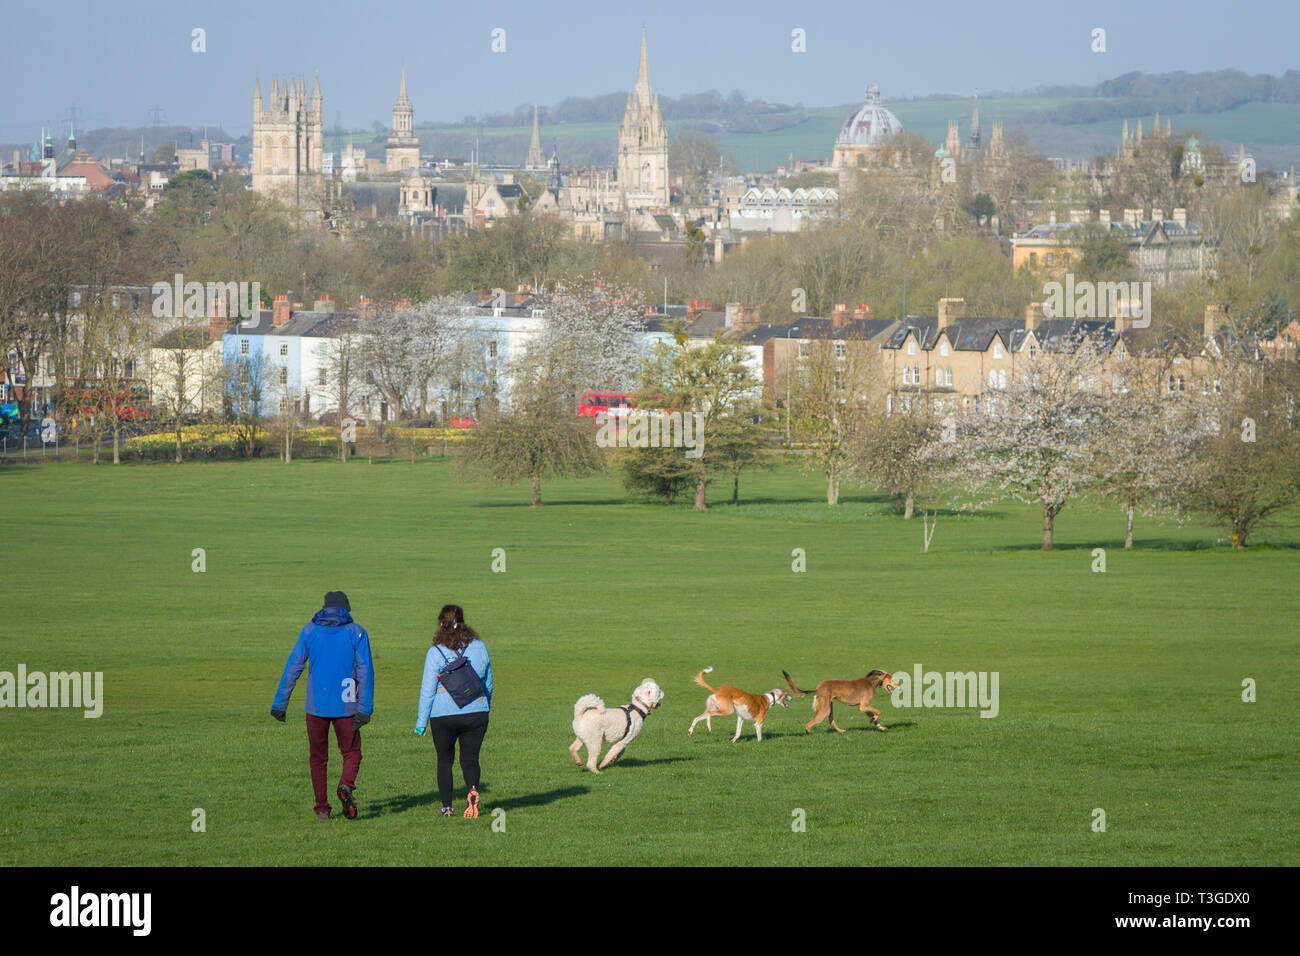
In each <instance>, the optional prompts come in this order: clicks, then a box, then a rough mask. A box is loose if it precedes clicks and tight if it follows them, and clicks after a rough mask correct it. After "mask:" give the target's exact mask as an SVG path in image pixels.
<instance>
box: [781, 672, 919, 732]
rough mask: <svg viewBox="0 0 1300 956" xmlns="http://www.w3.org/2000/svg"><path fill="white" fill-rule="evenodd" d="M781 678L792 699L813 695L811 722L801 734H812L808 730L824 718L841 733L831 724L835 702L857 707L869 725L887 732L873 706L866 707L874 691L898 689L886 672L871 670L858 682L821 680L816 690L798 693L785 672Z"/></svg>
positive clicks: (833, 722) (836, 726) (886, 691)
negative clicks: (865, 716)
mask: <svg viewBox="0 0 1300 956" xmlns="http://www.w3.org/2000/svg"><path fill="white" fill-rule="evenodd" d="M781 673H782V674H783V675H784V676H785V682H786V683H787V684H789V685H790V690H792V691H793V692H794V696H796V697H806V696H808V695H809V694H812V695H813V719H812V720H810V721H809V722H808V723H807V725H806V726H805V727H804V729H803V732H804V733H805V734H808V733H812V729H813V728H814V727H816V726H817V725H818V724H820V723H821V722H822V721H823V720H825V719H826V718H827V717H830V719H831V726H832V727H834V728H835V729H836V730H838V731H839V732H840V733H844V730H843V728H841V727H840V725H839V724H837V723H835V716H834V714H832V713H831V705H832V704H833V703H834V702H835V701H837V700H838V701H839V702H840V703H842V704H849V705H852V704H857V705H858V710H860V711H862V712H863V713H864V714H866V715H867V716H868V717H870V718H871V722H872V723H873V724H875V725H876V729H877V730H887V729H888V728H887V727H885V725H884V724H882V723H881V722H880V711H878V710H876V708H874V707H869V706H867V705H868V704H870V703H871V698H872V697H873V696H875V693H876V688H877V687H883V688H885V693H887V694H892V693H893V692H894V691H896V690H898V681H896V680H894V675H893V674H890V673H888V672H886V671H872V672H871V673H870V674H868V675H867V676H866V677H863V678H861V679H859V680H824V681H822V682H821V683H820V684H818V685H817V689H816V690H800V689H799V688H798V687H795V686H794V681H793V680H792V679H791V677H790V675H789V674H788V673H786V672H785V671H781Z"/></svg>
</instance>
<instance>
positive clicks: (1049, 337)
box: [1034, 319, 1115, 352]
mask: <svg viewBox="0 0 1300 956" xmlns="http://www.w3.org/2000/svg"><path fill="white" fill-rule="evenodd" d="M1084 336H1097V337H1098V338H1099V339H1100V340H1101V345H1102V347H1103V348H1110V346H1112V345H1113V344H1114V343H1115V323H1114V322H1112V321H1110V320H1109V319H1043V320H1042V321H1041V322H1039V323H1038V324H1037V325H1035V326H1034V338H1036V339H1038V344H1039V345H1040V346H1041V347H1042V349H1043V351H1045V352H1068V351H1072V350H1073V349H1074V348H1075V347H1076V346H1077V345H1078V343H1079V341H1080V340H1081V339H1083V337H1084Z"/></svg>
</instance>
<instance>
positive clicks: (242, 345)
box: [239, 339, 248, 355]
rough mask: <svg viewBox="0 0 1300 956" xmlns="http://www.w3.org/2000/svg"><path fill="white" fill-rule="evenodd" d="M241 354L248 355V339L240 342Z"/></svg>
mask: <svg viewBox="0 0 1300 956" xmlns="http://www.w3.org/2000/svg"><path fill="white" fill-rule="evenodd" d="M239 354H240V355H247V354H248V339H240V340H239Z"/></svg>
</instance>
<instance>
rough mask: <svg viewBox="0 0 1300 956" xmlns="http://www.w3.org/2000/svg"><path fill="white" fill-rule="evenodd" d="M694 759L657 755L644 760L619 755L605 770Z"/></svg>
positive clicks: (691, 758)
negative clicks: (652, 758)
mask: <svg viewBox="0 0 1300 956" xmlns="http://www.w3.org/2000/svg"><path fill="white" fill-rule="evenodd" d="M694 759H695V758H694V757H656V758H655V759H654V760H642V759H640V758H639V757H619V758H618V759H617V760H615V761H614V763H613V764H611V765H610V766H608V767H606V768H605V770H606V771H608V770H612V769H614V768H615V767H649V766H652V765H654V764H657V763H677V761H679V760H694Z"/></svg>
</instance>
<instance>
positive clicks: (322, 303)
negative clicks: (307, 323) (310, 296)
mask: <svg viewBox="0 0 1300 956" xmlns="http://www.w3.org/2000/svg"><path fill="white" fill-rule="evenodd" d="M312 311H314V312H333V311H334V303H333V302H331V301H330V296H329V293H328V292H326V293H324V294H323V295H322V296H321V297H320V298H319V299H317V300H316V304H315V305H314V306H312Z"/></svg>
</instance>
